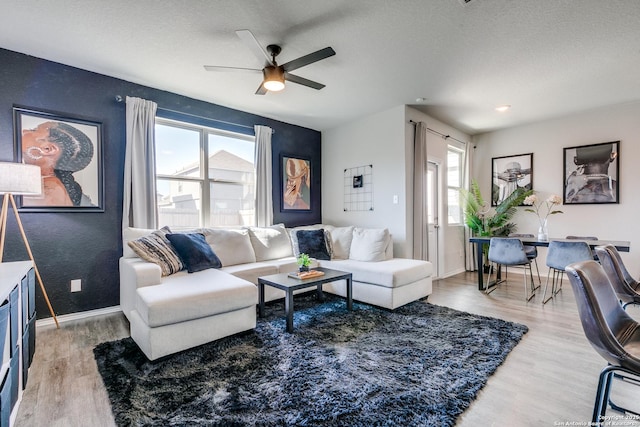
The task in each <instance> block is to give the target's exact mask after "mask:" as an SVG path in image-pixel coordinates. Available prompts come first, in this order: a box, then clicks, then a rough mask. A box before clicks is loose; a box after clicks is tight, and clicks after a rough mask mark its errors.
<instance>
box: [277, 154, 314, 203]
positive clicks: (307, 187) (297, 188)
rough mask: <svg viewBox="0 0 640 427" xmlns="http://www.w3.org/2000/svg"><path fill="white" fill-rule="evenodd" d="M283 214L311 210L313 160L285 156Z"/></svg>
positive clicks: (282, 164) (283, 163)
mask: <svg viewBox="0 0 640 427" xmlns="http://www.w3.org/2000/svg"><path fill="white" fill-rule="evenodd" d="M280 159H281V161H280V165H281V166H282V172H281V175H280V176H281V177H282V184H281V188H282V205H281V209H280V211H281V212H290V211H310V210H311V160H310V159H305V158H300V157H298V156H292V155H287V154H283V155H281V156H280Z"/></svg>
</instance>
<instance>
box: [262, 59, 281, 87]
mask: <svg viewBox="0 0 640 427" xmlns="http://www.w3.org/2000/svg"><path fill="white" fill-rule="evenodd" d="M262 74H263V75H264V83H262V85H263V86H264V87H265V89H267V90H270V91H272V92H277V91H279V90H282V89H284V70H282V69H281V68H280V67H274V66H272V65H270V66H268V67H264V69H263V70H262Z"/></svg>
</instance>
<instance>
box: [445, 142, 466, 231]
mask: <svg viewBox="0 0 640 427" xmlns="http://www.w3.org/2000/svg"><path fill="white" fill-rule="evenodd" d="M463 155H464V152H463V151H462V150H460V149H458V148H455V147H451V146H449V148H448V151H447V222H448V224H450V225H461V224H462V208H461V206H460V188H462V157H463Z"/></svg>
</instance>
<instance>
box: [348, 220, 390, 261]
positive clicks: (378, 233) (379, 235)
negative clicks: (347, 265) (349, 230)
mask: <svg viewBox="0 0 640 427" xmlns="http://www.w3.org/2000/svg"><path fill="white" fill-rule="evenodd" d="M387 245H389V230H388V229H386V228H357V227H356V228H355V229H354V230H353V240H352V241H351V248H350V250H349V259H352V260H355V261H384V260H385V259H386V254H385V251H386V249H387Z"/></svg>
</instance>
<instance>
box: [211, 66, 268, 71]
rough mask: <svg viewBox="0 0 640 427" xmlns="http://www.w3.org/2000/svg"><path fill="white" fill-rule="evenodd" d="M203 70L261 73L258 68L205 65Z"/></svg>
mask: <svg viewBox="0 0 640 427" xmlns="http://www.w3.org/2000/svg"><path fill="white" fill-rule="evenodd" d="M204 69H205V70H207V71H262V70H260V69H258V68H244V67H221V66H219V65H205V66H204Z"/></svg>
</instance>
